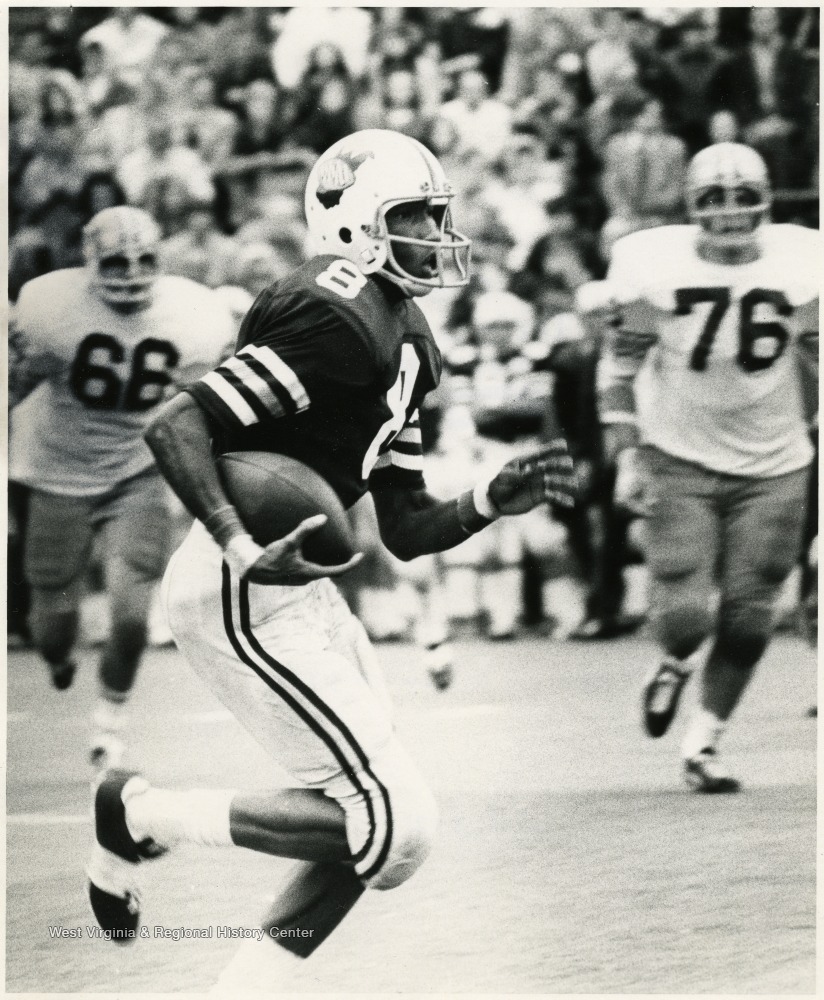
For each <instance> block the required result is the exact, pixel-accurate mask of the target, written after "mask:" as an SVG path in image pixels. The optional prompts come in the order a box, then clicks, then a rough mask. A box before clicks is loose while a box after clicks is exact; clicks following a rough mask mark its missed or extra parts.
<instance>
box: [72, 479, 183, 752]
mask: <svg viewBox="0 0 824 1000" xmlns="http://www.w3.org/2000/svg"><path fill="white" fill-rule="evenodd" d="M96 513H97V516H98V517H100V518H103V519H105V520H104V522H103V526H102V533H103V542H104V545H103V551H104V552H105V582H106V591H107V595H108V598H109V608H110V617H111V627H110V630H109V637H108V639H107V641H106V644H105V646H104V648H103V653H102V656H101V659H100V668H99V692H98V699H97V704H96V706H95V710H94V718H93V726H94V731H93V735H92V741H91V747H90V757H91V761H92V763H93V764H95V765H96V766H98V767H103V766H106V767H116V766H118V765H119V763H120V760H121V757H122V754H123V749H124V747H123V731H124V729H125V727H126V722H127V717H126V705H127V702H128V699H129V694H130V692H131V690H132V687H133V685H134V681H135V677H136V674H137V669H138V666H139V664H140V658H141V656H142V655H143V652H144V651H145V649H146V643H147V640H148V628H149V626H148V622H149V609H150V607H151V603H152V599H153V596H154V590H155V585H156V583H157V581H158V580H159V579H160V577H161V575H162V573H163V569H164V567H165V565H166V561H167V558H168V555H169V534H170V514H169V510H168V507H167V505H166V502H165V494H164V486H163V482H162V480H161V479H160V477H159V476H158V475H157V474H156V473H155V472H154V471H151V472H147V473H144V474H142V475H139V476H136V477H134V478H133V479H131V480H129V481H127V482H126V483H123V484H121V485H120V486H119V487H118V489H117V490H116V491H115V492H114V493H113V494H112V495H111V496H110V497H109V498H107V500H106V502H105V504H103V505H101V506H100V508H99V509H98V511H97V512H96Z"/></svg>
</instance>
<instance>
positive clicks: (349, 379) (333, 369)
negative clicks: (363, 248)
mask: <svg viewBox="0 0 824 1000" xmlns="http://www.w3.org/2000/svg"><path fill="white" fill-rule="evenodd" d="M300 317H301V318H300V323H299V324H296V323H295V322H294V319H293V318H292V319H290V318H289V316H288V315H280V314H279V313H278V311H277V310H276V309H274V308H273V304H272V300H271V298H270V297H269V295H268V293H267V292H263V293H261V295H260V296H258V298H257V299H256V301H255V303H254V304H253V306H252V308H251V309H250V310H249V312H248V313H247V314H246V317H245V318H244V320H243V323H242V325H241V329H240V333H239V335H238V342H237V344H238V346H237V349H236V350H235V353H234V354H233V355H232V356H231V357H230V358H227V359H226V360H225V361H224V362H222V363H221V364H220V365H218V367H217V368H215V369H214V370H213V371H210V372H209V373H208V374H207V375H205V376H204V377H203V378H201V379H200V380H199V381H197V382H196V383H194V385H192V386H190V387H189V389H188V390H187V391H188V392H190V393H191V394H192V395H193V396H194V397H195V399H196V400H197V401H198V402H199V403H200V404H201V406H202V407H203V408H204V409H205V410H206V411H207V413H209V415H210V416H211V417H212V418H213V419H214V420H215V421H216V422H217V424H218V425H220V426H222V427H225V428H227V429H232V430H237V429H240V428H242V427H251V426H253V425H254V424H257V423H260V422H261V421H265V420H270V419H276V418H278V417H284V416H295V415H296V414H299V413H302V412H303V411H304V410H307V409H308V408H309V407H310V406H311V405H312V404H313V401H314V402H317V401H318V400H320V399H323V398H324V395H325V394H332V393H336V392H338V391H339V390H340V389H341V387H343V386H350V387H352V386H354V387H357V386H358V385H362V384H364V383H365V382H366V381H367V380H368V379H369V378H371V377H372V374H373V372H374V368H375V360H374V358H373V357H372V356H371V354H370V352H369V350H368V348H367V346H366V344H365V343H364V341H363V339H362V337H361V336H360V334H359V333H358V332H357V330H356V329H355V328H354V326H352V325H351V324H350V323H349V322H347V320H346V318H345V317H343V316H341V315H339V314H337V313H336V312H335V311H334V310H333V309H331V308H330V307H329V306H328V305H326V304H325V303H324V302H322V301H319V300H315V301H308V302H307V301H304V302H303V303H302V305H301V308H300Z"/></svg>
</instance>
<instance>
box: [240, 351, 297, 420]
mask: <svg viewBox="0 0 824 1000" xmlns="http://www.w3.org/2000/svg"><path fill="white" fill-rule="evenodd" d="M244 354H249V355H251V356H252V357H253V358H255V359H256V360H257V361H259V362H260V363H261V364H262V365H263V366H264V368H267V369H268V370H269V372H270V373H271V374H272V375H273V376H274V378H275V379H276V381H277V382H278V383H279V384H280V385H282V386H283V388H284V389H285V390H286V391H287V392H288V393H289V395H290V396H291V397H292V399H293V400H294V403H295V408H296V410H297V412H298V413H299V412H300V411H301V410H305V409H306V408H307V407H308V406H309V396H308V394H307V392H306V389H305V388H304V387H303V383H302V382H301V380H300V379H299V378H298V377H297V375H296V374H295V373H294V372H293V371H292V369H291V368H290V367H289V365H287V364H286V362H285V361H283V360H282V359H281V358H279V357H278V356H277V354H275V352H274V351H273V350H272V348H271V347H261V346H260V345H257V344H250V345H249V347H244V348H243V350H242V351H239V352H238V355H239V356H242V355H244Z"/></svg>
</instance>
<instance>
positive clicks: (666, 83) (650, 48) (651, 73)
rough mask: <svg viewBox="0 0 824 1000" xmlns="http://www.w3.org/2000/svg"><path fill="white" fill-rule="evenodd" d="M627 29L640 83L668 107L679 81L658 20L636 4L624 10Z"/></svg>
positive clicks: (673, 97) (636, 76)
mask: <svg viewBox="0 0 824 1000" xmlns="http://www.w3.org/2000/svg"><path fill="white" fill-rule="evenodd" d="M624 30H625V31H626V37H627V41H628V43H629V50H630V52H631V53H632V58H633V59H634V61H635V78H636V80H637V81H638V85H639V86H640V87H641V88H642V90H645V91H646V92H647V93H648V94H651V95H652V96H653V97H657V98H658V100H659V101H661V103H662V104H663V106H664V107H665V108H667V109H669V108H670V107H671V106H672V104H673V102H674V100H675V96H676V92H677V84H676V82H675V80H674V78H673V76H672V73H671V72H670V69H669V65H668V63H667V60H666V59H665V58H664V55H663V53H662V52H661V30H660V27H659V25H658V24H656V22H655V21H653V20H651V19H650V18H648V17H646V16H645V14H644V12H643V11H641V10H638V9H637V8H630V9H629V10H626V9H625V10H624Z"/></svg>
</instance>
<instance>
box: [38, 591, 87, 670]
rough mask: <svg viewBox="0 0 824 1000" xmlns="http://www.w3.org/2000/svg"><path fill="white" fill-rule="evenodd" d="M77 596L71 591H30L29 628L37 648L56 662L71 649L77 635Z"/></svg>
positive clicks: (50, 660)
mask: <svg viewBox="0 0 824 1000" xmlns="http://www.w3.org/2000/svg"><path fill="white" fill-rule="evenodd" d="M78 615H79V613H78V600H77V598H76V596H75V594H74V592H73V591H71V590H70V591H68V592H63V591H54V592H48V591H42V590H35V591H34V592H33V593H32V598H31V609H30V612H29V628H30V631H31V637H32V640H33V642H34V644H35V646H36V647H37V650H38V652H39V653H40V654H41V655H42V656H43V657H45V659H46V660H48V661H49V662H50V663H59V662H60V661H62V660H63V659H65V657H66V656H68V654H69V653H70V652H71V649H72V647H73V645H74V641H75V638H76V635H77V625H78Z"/></svg>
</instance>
